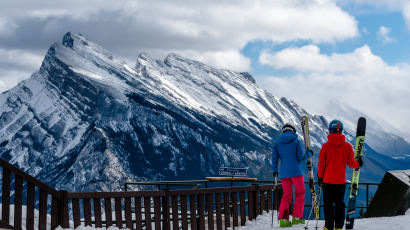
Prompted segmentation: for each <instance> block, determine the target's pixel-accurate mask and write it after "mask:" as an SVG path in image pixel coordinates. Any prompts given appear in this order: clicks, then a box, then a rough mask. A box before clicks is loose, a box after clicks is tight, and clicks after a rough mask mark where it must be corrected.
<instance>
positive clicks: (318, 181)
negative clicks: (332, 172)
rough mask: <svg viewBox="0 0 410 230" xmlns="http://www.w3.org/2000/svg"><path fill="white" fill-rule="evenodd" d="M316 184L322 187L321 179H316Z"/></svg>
mask: <svg viewBox="0 0 410 230" xmlns="http://www.w3.org/2000/svg"><path fill="white" fill-rule="evenodd" d="M317 183H318V184H319V187H322V185H323V179H321V178H319V177H318V178H317Z"/></svg>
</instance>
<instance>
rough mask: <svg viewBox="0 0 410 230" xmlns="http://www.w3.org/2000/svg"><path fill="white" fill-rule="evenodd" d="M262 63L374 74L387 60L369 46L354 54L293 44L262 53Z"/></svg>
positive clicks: (302, 68) (322, 70)
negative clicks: (325, 52) (373, 51)
mask: <svg viewBox="0 0 410 230" xmlns="http://www.w3.org/2000/svg"><path fill="white" fill-rule="evenodd" d="M259 62H260V63H261V64H264V65H269V66H272V67H275V68H276V69H288V70H295V71H300V72H319V73H345V74H346V73H349V74H352V73H357V74H373V73H377V72H378V71H379V70H380V68H384V67H385V66H386V64H385V63H384V61H383V60H382V59H381V58H380V57H378V56H375V55H373V54H372V53H371V50H370V48H369V47H368V46H367V45H365V46H363V47H360V48H357V49H356V50H355V51H354V52H352V53H347V54H332V55H330V56H329V55H325V54H321V53H320V49H319V47H317V46H315V45H307V46H303V47H300V48H298V47H290V48H286V49H283V50H281V51H279V52H276V53H268V52H266V51H265V52H262V53H261V55H260V57H259Z"/></svg>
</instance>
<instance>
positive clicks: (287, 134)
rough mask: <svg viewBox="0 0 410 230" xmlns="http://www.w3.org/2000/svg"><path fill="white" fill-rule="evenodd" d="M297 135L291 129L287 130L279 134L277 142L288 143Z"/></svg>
mask: <svg viewBox="0 0 410 230" xmlns="http://www.w3.org/2000/svg"><path fill="white" fill-rule="evenodd" d="M297 137H298V136H297V135H296V134H295V133H294V132H291V131H287V132H285V133H283V134H282V135H280V137H279V142H280V143H282V144H288V143H290V142H292V141H294V140H295V139H296V138H297Z"/></svg>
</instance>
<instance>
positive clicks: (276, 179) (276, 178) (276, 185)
mask: <svg viewBox="0 0 410 230" xmlns="http://www.w3.org/2000/svg"><path fill="white" fill-rule="evenodd" d="M277 187H278V177H277V176H275V189H276V188H277ZM274 211H275V209H273V210H272V223H271V226H273V213H274ZM278 222H279V216H278Z"/></svg>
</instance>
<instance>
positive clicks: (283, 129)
mask: <svg viewBox="0 0 410 230" xmlns="http://www.w3.org/2000/svg"><path fill="white" fill-rule="evenodd" d="M287 131H292V132H294V133H296V129H295V127H293V126H292V125H290V124H288V123H286V124H285V125H284V126H283V127H282V133H285V132H287Z"/></svg>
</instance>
